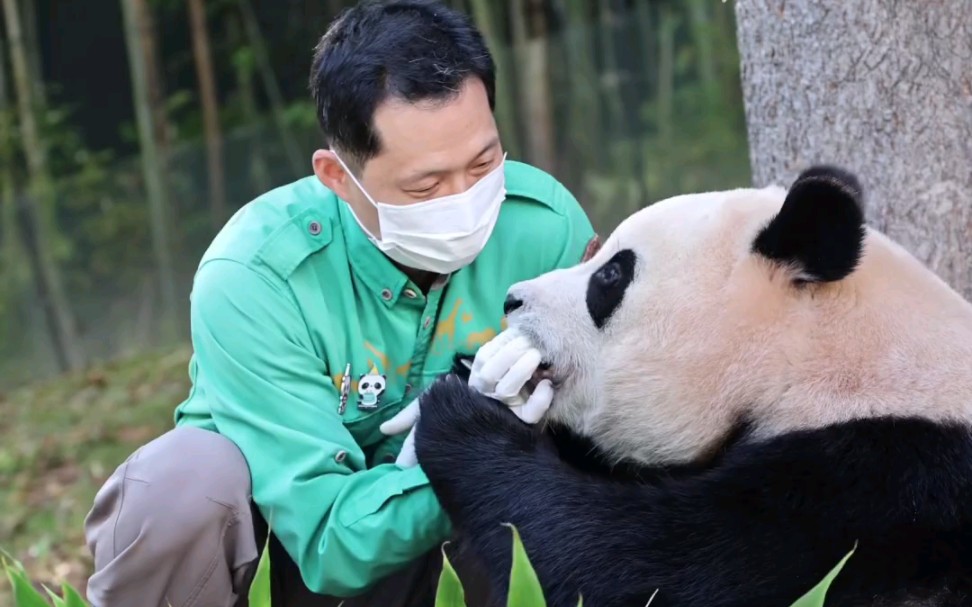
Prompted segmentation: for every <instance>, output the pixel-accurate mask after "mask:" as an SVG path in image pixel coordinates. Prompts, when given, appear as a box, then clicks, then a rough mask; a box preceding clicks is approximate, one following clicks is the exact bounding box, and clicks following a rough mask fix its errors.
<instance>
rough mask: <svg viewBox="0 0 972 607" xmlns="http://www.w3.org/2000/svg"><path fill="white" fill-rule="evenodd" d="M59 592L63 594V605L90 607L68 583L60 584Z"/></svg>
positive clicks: (67, 606) (68, 606)
mask: <svg viewBox="0 0 972 607" xmlns="http://www.w3.org/2000/svg"><path fill="white" fill-rule="evenodd" d="M61 594H63V595H64V607H90V605H88V603H87V601H85V600H84V599H83V598H81V595H80V594H79V593H78V591H77V590H75V589H74V587H73V586H71V585H70V584H63V585H61Z"/></svg>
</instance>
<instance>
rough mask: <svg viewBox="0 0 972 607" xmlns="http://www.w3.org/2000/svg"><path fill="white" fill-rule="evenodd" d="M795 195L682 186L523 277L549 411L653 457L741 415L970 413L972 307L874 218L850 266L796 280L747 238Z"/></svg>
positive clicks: (688, 451)
mask: <svg viewBox="0 0 972 607" xmlns="http://www.w3.org/2000/svg"><path fill="white" fill-rule="evenodd" d="M785 197H786V190H784V189H782V188H779V187H768V188H764V189H737V190H731V191H726V192H715V193H705V194H694V195H684V196H676V197H673V198H670V199H667V200H664V201H661V202H658V203H656V204H653V205H651V206H649V207H647V208H645V209H643V210H641V211H639V212H637V213H635V214H634V215H632V216H631V217H629V218H628V219H627V220H625V221H624V222H623V223H622V224H621V225H620V226H619V227H618V228H617V229H616V230H615V231H614V233H613V234H612V235H611V236H610V238H609V239H608V240H607V241H606V242H605V243H604V246H603V247H602V248H601V250H600V251H599V252H598V253H597V254H596V255H595V256H594V257H593V258H591V259H590V260H588V261H586V262H585V263H583V264H581V265H579V266H576V267H573V268H570V269H565V270H559V271H555V272H551V273H549V274H546V275H543V276H541V277H539V278H536V279H533V280H529V281H526V282H522V283H519V284H516V285H514V286H513V287H512V288H511V289H510V294H511V296H512V297H515V298H516V299H519V300H521V301H523V302H524V303H523V305H522V306H521V307H520V308H519V309H517V310H515V311H514V312H512V313H511V314H510V317H509V323H510V326H511V327H516V328H518V329H519V330H521V331H522V332H524V333H525V334H527V335H528V336H530V338H531V339H532V340H533V341H534V342H535V343H536V345H537V346H538V348H539V349H540V351H541V353H542V354H543V356H544V358H545V360H546V361H548V362H549V363H550V364H551V367H552V373H553V375H554V377H555V378H557V393H556V397H555V400H554V403H553V405H552V407H551V409H550V411H549V417H550V419H551V420H554V421H560V422H564V423H566V424H567V425H568V426H571V427H573V428H575V429H577V430H580V431H582V432H584V433H585V434H588V435H589V436H590V437H591V438H592V439H593V440H594V441H595V442H596V443H597V444H598V445H599V446H600V447H601V448H602V449H603V450H604V451H606V452H608V453H610V454H613V455H615V456H618V457H625V458H630V459H635V460H637V461H640V462H642V463H646V464H657V463H660V462H685V461H689V460H693V459H695V458H697V457H698V456H699V455H700V454H703V453H705V452H706V451H707V450H708V449H710V448H711V447H712V445H714V444H716V443H718V442H719V441H720V439H722V438H723V436H724V434H725V432H726V429H727V428H729V427H730V426H731V425H732V422H733V421H734V420H735V419H737V418H738V416H739V415H740V414H745V415H747V416H748V417H749V418H750V419H751V420H753V421H754V423H755V431H756V432H757V433H759V434H763V435H773V434H779V433H782V432H784V431H786V430H792V429H797V428H810V427H818V426H822V425H825V424H829V423H833V422H839V421H845V420H849V419H852V418H858V417H873V416H876V415H879V414H917V415H920V416H923V417H927V418H930V419H936V420H938V419H946V418H952V419H959V420H966V421H969V420H972V305H970V304H969V303H968V302H967V301H965V300H964V299H962V298H961V297H960V296H959V295H958V294H957V293H956V292H955V291H953V290H952V289H951V288H949V286H948V285H946V284H945V283H944V282H943V281H942V280H941V279H939V278H938V277H937V276H936V275H935V274H933V273H932V272H931V271H929V270H928V269H927V268H926V267H925V266H924V265H923V264H921V263H919V262H918V261H917V260H916V259H915V258H914V257H913V256H912V255H910V254H909V253H908V252H907V251H905V250H904V249H903V248H902V247H901V246H899V245H898V244H896V243H894V242H892V241H891V240H889V239H888V238H887V237H885V236H884V235H883V234H881V233H880V232H877V231H874V230H872V229H867V236H866V239H865V241H864V246H863V254H862V256H861V259H860V262H859V264H858V267H857V269H856V270H855V271H853V272H852V273H851V274H850V275H849V276H847V277H846V278H844V279H843V280H840V281H837V282H822V283H816V284H814V283H810V284H805V285H804V286H802V287H795V286H794V285H793V284H792V283H793V279H794V278H795V277H799V274H800V272H801V271H802V269H801V268H799V267H786V266H780V265H778V264H776V263H773V262H771V261H768V260H766V259H764V258H762V257H760V256H759V255H755V254H754V253H753V252H752V250H751V245H752V242H753V240H754V238H755V237H756V235H757V233H758V232H759V231H760V230H761V229H762V228H763V227H764V226H765V225H766V224H767V223H768V222H769V221H770V220H771V219H772V218H773V217H774V216H775V215H776V214H777V213H778V212H779V210H780V208H781V206H782V204H783V201H784V199H785ZM622 249H631V250H633V251H634V252H635V253H636V255H637V259H638V263H637V267H636V275H635V278H634V279H633V281H632V283H631V285H630V286H629V287H628V289H627V290H626V292H625V293H624V298H623V301H622V303H621V305H620V306H619V307H618V309H617V310H616V311H615V312H614V313H613V315H612V317H611V319H610V321H609V322H608V323H607V324H606V326H604V327H603V328H602V329H598V328H597V327H595V325H594V324H593V322H592V320H591V317H590V314H589V312H588V309H587V307H586V303H585V294H586V291H587V288H588V284H589V282H590V279H591V276H592V274H593V273H594V272H595V271H597V270H598V268H600V267H601V266H602V265H604V264H605V263H606V262H607V261H608V260H610V259H611V257H612V256H613V255H614V254H615V253H616V252H618V251H620V250H622ZM805 278H807V277H805ZM810 278H812V277H810Z"/></svg>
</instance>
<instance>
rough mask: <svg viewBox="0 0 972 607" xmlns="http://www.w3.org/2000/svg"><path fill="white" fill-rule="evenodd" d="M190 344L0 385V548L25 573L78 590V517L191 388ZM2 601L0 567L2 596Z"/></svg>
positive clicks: (1, 581)
mask: <svg viewBox="0 0 972 607" xmlns="http://www.w3.org/2000/svg"><path fill="white" fill-rule="evenodd" d="M189 354H190V351H189V349H188V348H184V349H177V350H168V351H165V352H160V353H153V354H145V355H142V356H139V357H137V358H132V359H128V360H122V361H118V362H114V363H111V364H105V365H101V366H98V367H95V368H92V369H89V370H87V371H85V372H83V373H78V374H73V375H68V376H64V377H58V378H54V379H52V380H48V381H45V382H41V383H37V384H34V385H30V386H27V387H24V388H21V389H18V390H16V391H12V392H10V393H7V394H2V393H0V437H2V439H0V479H3V480H2V482H0V550H5V551H7V552H8V553H10V554H12V555H13V556H14V557H15V558H17V559H18V560H20V561H21V562H23V564H24V566H25V567H26V569H27V571H28V573H29V574H30V575H31V579H32V580H34V581H35V582H37V583H45V584H47V585H48V587H51V588H60V584H61V582H62V581H67V582H69V583H71V584H72V585H73V586H74V587H75V588H77V589H78V590H79V591H81V592H82V593H83V592H84V588H85V580H86V579H87V576H88V574H89V572H90V567H91V558H90V554H89V553H88V550H87V548H86V547H85V544H84V534H83V521H84V517H85V515H86V514H87V512H88V509H89V508H90V507H91V502H92V500H93V498H94V495H95V492H96V491H97V490H98V488H99V487H100V486H101V484H102V483H103V482H104V480H105V479H106V478H107V477H108V475H109V474H111V472H112V471H113V470H114V469H115V467H116V466H118V464H120V463H121V462H122V461H123V460H124V459H125V458H126V457H127V456H128V455H129V454H130V453H131V452H132V451H133V450H134V449H136V448H137V447H138V446H139V445H141V444H143V443H145V442H146V441H148V440H151V439H152V438H154V437H155V436H158V435H159V434H161V433H162V432H165V431H166V430H168V429H169V428H170V427H171V426H172V414H173V410H174V408H175V406H176V405H177V404H178V403H179V402H180V401H181V400H182V399H183V398H185V396H186V394H187V391H188V389H189V381H188V364H189ZM9 604H12V601H11V597H10V588H9V585H8V584H7V582H6V579H5V578H4V576H3V575H2V574H0V605H9Z"/></svg>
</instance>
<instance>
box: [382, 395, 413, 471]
mask: <svg viewBox="0 0 972 607" xmlns="http://www.w3.org/2000/svg"><path fill="white" fill-rule="evenodd" d="M418 418H419V402H418V399H417V398H416V399H415V400H413V401H412V402H410V403H409V404H408V405H406V407H405V408H404V409H402V410H401V411H399V412H398V413H397V414H396V415H395V417H393V418H391V419H390V420H388V421H386V422H385V423H383V424H382V425H381V426H379V427H378V429H379V430H381V433H382V434H385V435H386V436H392V435H394V434H400V433H402V432H404V431H406V430H409V433H408V436H406V437H405V442H404V443H402V449H401V451H399V452H398V457H397V458H396V459H395V464H397V465H398V467H400V468H411V467H412V466H414V465H415V464H417V463H418V458H417V457H416V456H415V422H417V421H418Z"/></svg>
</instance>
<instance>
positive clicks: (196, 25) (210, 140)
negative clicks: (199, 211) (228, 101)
mask: <svg viewBox="0 0 972 607" xmlns="http://www.w3.org/2000/svg"><path fill="white" fill-rule="evenodd" d="M188 4H189V22H190V24H191V29H192V52H193V56H194V57H195V62H196V77H197V79H198V80H199V100H200V103H201V105H202V111H203V128H204V129H205V137H206V166H207V168H208V170H209V208H210V210H211V219H212V222H213V229H214V230H219V228H220V227H222V225H223V222H224V221H226V182H225V178H224V176H223V141H222V139H223V135H222V132H221V130H220V128H219V103H218V101H217V99H216V75H215V73H214V72H213V61H212V51H211V50H210V48H209V30H208V28H207V26H206V7H205V6H204V5H203V0H188Z"/></svg>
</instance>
